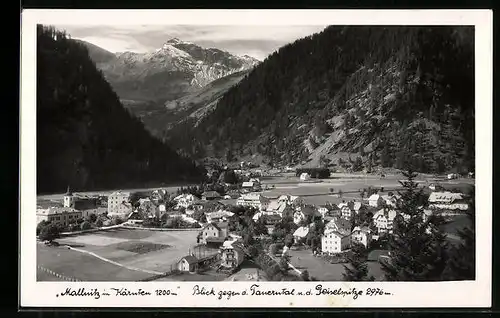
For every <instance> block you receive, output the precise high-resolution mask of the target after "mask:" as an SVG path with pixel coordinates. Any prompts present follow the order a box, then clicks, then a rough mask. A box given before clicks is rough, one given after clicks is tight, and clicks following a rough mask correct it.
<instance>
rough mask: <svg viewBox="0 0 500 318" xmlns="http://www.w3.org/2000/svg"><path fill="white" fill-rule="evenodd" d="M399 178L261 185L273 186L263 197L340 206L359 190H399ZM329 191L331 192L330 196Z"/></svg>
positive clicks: (424, 180) (463, 183) (337, 177)
mask: <svg viewBox="0 0 500 318" xmlns="http://www.w3.org/2000/svg"><path fill="white" fill-rule="evenodd" d="M402 179H404V177H403V175H390V176H386V177H385V178H381V177H378V176H375V175H366V176H364V175H362V174H357V175H356V174H350V175H349V174H334V175H333V176H332V177H331V178H329V179H317V180H316V179H311V180H312V181H310V182H301V181H300V180H299V178H297V177H296V176H294V175H291V174H289V175H287V176H281V177H273V178H266V179H263V180H262V183H263V184H264V185H265V186H266V185H267V186H274V188H272V189H270V190H265V191H263V192H262V194H263V195H264V196H268V197H278V196H280V195H284V194H289V195H296V196H301V197H302V199H303V200H304V201H305V202H306V203H308V204H314V205H322V204H326V203H328V202H330V203H340V202H342V201H343V200H346V201H349V200H356V201H359V200H361V196H360V194H359V192H360V190H362V189H364V188H368V187H372V188H381V187H383V188H384V191H383V192H381V194H387V193H388V191H390V190H391V191H392V190H394V189H401V184H400V183H399V180H402ZM416 182H417V183H419V184H421V185H428V184H430V183H433V182H436V179H435V178H434V177H432V176H429V175H420V176H419V178H418V179H417V180H416ZM439 184H441V185H442V186H443V187H445V188H446V189H452V188H459V189H462V190H463V191H466V189H467V188H470V186H471V185H473V184H474V179H457V180H450V181H448V180H440V181H439ZM330 190H333V193H332V191H330ZM339 190H341V191H342V196H341V197H339V196H338V195H337V192H338V191H339ZM365 199H366V198H365Z"/></svg>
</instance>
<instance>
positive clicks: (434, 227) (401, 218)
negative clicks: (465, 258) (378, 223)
mask: <svg viewBox="0 0 500 318" xmlns="http://www.w3.org/2000/svg"><path fill="white" fill-rule="evenodd" d="M403 175H404V176H405V177H406V178H407V180H406V181H402V182H401V184H402V186H403V187H404V191H401V192H398V193H399V195H400V196H401V197H400V199H399V200H398V201H397V202H396V208H395V210H396V213H397V214H398V216H397V217H396V218H395V219H394V227H393V231H394V232H393V234H392V235H390V239H389V250H390V253H391V258H390V261H388V262H384V263H382V269H383V271H384V272H385V277H386V279H387V280H389V281H436V280H440V279H441V277H442V273H443V270H444V268H445V266H446V262H447V260H448V257H447V243H446V240H445V235H444V233H443V231H442V229H441V225H442V222H443V220H442V218H441V217H440V216H439V215H433V216H431V217H429V218H428V219H427V220H426V221H424V219H423V209H424V206H425V203H426V200H425V196H424V195H423V188H421V189H418V185H417V183H416V182H415V181H414V180H415V177H416V176H417V174H416V173H414V172H413V171H412V169H409V170H408V171H407V172H404V173H403Z"/></svg>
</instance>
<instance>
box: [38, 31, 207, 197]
mask: <svg viewBox="0 0 500 318" xmlns="http://www.w3.org/2000/svg"><path fill="white" fill-rule="evenodd" d="M202 175H203V171H202V169H201V168H199V167H197V166H196V165H195V164H194V163H193V162H192V161H191V160H189V159H187V158H183V157H180V156H179V155H178V154H177V153H176V152H175V151H173V150H172V149H170V148H169V147H168V146H167V145H165V144H164V143H162V142H161V141H159V140H158V139H155V138H153V137H151V135H150V134H149V133H148V132H146V130H145V129H144V126H143V124H142V123H141V122H140V120H139V119H137V118H135V117H133V116H132V115H131V114H129V113H128V112H127V111H126V110H125V109H124V108H123V106H122V105H121V103H120V101H119V99H118V97H117V95H116V94H115V93H114V91H113V89H112V88H111V86H110V85H109V84H108V83H107V82H106V80H105V79H104V77H103V75H102V73H101V72H100V71H98V70H97V69H96V67H95V65H94V63H93V62H92V61H91V59H90V58H89V53H88V51H87V49H86V47H85V46H84V45H83V44H81V43H79V42H77V41H74V40H71V39H69V38H68V37H67V36H66V35H65V34H64V33H61V32H58V31H56V30H55V29H53V28H51V27H44V26H41V25H39V26H38V28H37V192H38V193H43V192H57V191H63V190H65V189H66V187H67V186H68V185H69V186H71V187H72V188H74V189H77V190H83V189H96V188H106V187H122V188H123V187H127V186H139V185H145V184H149V183H161V182H172V181H182V180H199V179H201V178H202Z"/></svg>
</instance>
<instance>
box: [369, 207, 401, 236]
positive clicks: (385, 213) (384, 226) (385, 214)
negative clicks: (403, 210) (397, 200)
mask: <svg viewBox="0 0 500 318" xmlns="http://www.w3.org/2000/svg"><path fill="white" fill-rule="evenodd" d="M396 216H397V212H396V211H395V210H393V209H380V210H378V211H377V213H375V214H374V215H373V223H374V224H375V227H376V228H377V230H378V233H379V234H380V233H392V231H393V227H394V218H396Z"/></svg>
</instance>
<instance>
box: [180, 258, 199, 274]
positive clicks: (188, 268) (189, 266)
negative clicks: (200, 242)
mask: <svg viewBox="0 0 500 318" xmlns="http://www.w3.org/2000/svg"><path fill="white" fill-rule="evenodd" d="M197 268H198V259H197V258H196V257H194V256H192V255H187V256H184V257H183V258H181V260H180V261H179V263H177V269H178V270H180V271H181V272H195V271H196V269H197Z"/></svg>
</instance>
